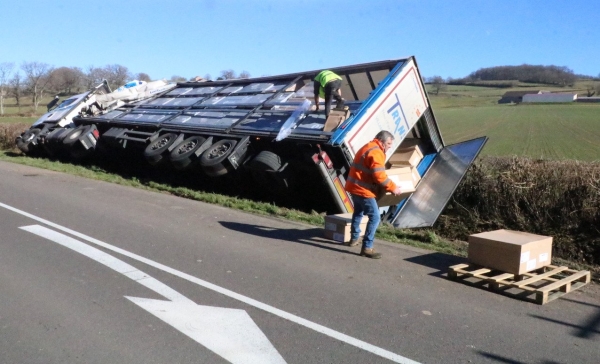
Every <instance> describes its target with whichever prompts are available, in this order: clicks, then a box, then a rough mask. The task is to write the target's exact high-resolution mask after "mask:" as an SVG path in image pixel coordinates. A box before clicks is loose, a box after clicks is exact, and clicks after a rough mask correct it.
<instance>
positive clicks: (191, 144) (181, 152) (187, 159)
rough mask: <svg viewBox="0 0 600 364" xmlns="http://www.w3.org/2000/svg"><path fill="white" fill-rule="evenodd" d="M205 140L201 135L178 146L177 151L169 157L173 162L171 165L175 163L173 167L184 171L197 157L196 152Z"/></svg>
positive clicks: (194, 136) (192, 137) (190, 138)
mask: <svg viewBox="0 0 600 364" xmlns="http://www.w3.org/2000/svg"><path fill="white" fill-rule="evenodd" d="M205 140H206V139H205V138H203V137H201V136H199V135H193V136H191V137H189V138H187V139H185V140H184V141H182V142H181V143H179V144H177V146H176V147H175V149H173V151H172V152H171V154H170V155H169V159H170V160H171V163H173V166H174V167H175V168H176V169H184V168H186V167H188V166H189V165H190V164H191V163H192V161H193V158H194V157H195V154H194V152H196V150H198V148H200V146H201V145H202V143H204V141H205Z"/></svg>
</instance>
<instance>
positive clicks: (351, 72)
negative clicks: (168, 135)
mask: <svg viewBox="0 0 600 364" xmlns="http://www.w3.org/2000/svg"><path fill="white" fill-rule="evenodd" d="M409 59H412V57H409V58H405V59H396V60H387V61H379V62H371V63H363V64H356V65H350V66H343V67H335V68H330V69H331V70H332V71H334V72H335V73H337V74H339V75H340V76H341V77H342V79H343V82H342V88H341V91H342V95H343V97H344V99H345V100H347V105H348V106H349V108H350V110H351V111H354V110H356V109H358V108H359V107H360V105H361V104H362V102H363V101H365V100H366V99H368V98H369V97H370V96H371V94H372V91H373V90H375V89H376V88H377V86H378V85H379V83H380V82H381V81H382V80H384V79H385V78H386V77H387V76H388V74H389V72H390V71H391V70H392V69H393V68H394V67H396V66H397V65H398V64H399V63H403V62H406V61H408V60H409ZM320 71H321V70H313V71H305V72H298V73H291V74H285V75H278V76H265V77H258V78H247V79H234V80H218V81H204V82H183V83H178V84H177V87H176V88H174V89H172V90H170V91H168V92H165V93H163V94H160V95H157V96H156V97H154V98H151V99H147V100H144V101H141V102H134V103H130V104H127V105H125V106H124V107H121V108H119V109H117V110H113V111H111V112H109V113H107V114H104V115H101V116H97V117H92V118H81V117H79V118H77V121H79V122H81V121H84V122H98V123H108V124H110V125H114V126H126V125H136V126H145V127H147V128H156V129H158V128H163V127H168V128H169V129H180V130H193V131H198V132H203V131H205V132H210V131H218V132H221V133H231V134H245V135H248V134H249V135H259V136H276V135H277V134H278V133H279V130H280V129H281V127H282V125H283V124H284V123H285V122H286V120H288V118H289V117H290V116H291V115H292V113H293V112H294V111H295V110H296V109H298V108H299V107H300V106H301V105H303V104H304V105H305V100H309V101H311V102H312V100H314V94H313V84H312V79H313V78H314V76H316V74H317V73H319V72H320ZM86 119H87V120H86ZM324 125H325V115H324V114H323V113H308V114H307V115H305V117H304V118H303V119H302V120H301V121H300V122H299V124H298V125H297V126H296V128H295V129H294V130H293V132H292V134H291V135H290V138H304V139H305V138H309V139H312V138H319V139H323V138H329V137H330V136H331V134H332V133H331V132H323V127H324Z"/></svg>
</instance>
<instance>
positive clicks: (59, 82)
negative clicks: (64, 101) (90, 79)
mask: <svg viewBox="0 0 600 364" xmlns="http://www.w3.org/2000/svg"><path fill="white" fill-rule="evenodd" d="M84 79H85V75H84V73H83V71H82V70H81V68H77V67H60V68H57V69H55V70H53V71H52V74H51V77H50V82H51V83H50V88H51V89H52V91H54V92H55V93H57V94H59V93H63V94H66V95H71V94H73V93H76V92H78V91H79V90H80V89H81V88H85V85H84V82H85V81H84Z"/></svg>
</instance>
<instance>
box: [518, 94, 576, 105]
mask: <svg viewBox="0 0 600 364" xmlns="http://www.w3.org/2000/svg"><path fill="white" fill-rule="evenodd" d="M575 100H577V94H576V93H574V92H552V93H541V94H527V95H523V103H532V102H573V101H575Z"/></svg>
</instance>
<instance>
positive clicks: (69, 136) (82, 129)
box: [62, 125, 92, 147]
mask: <svg viewBox="0 0 600 364" xmlns="http://www.w3.org/2000/svg"><path fill="white" fill-rule="evenodd" d="M91 128H92V127H91V126H86V125H80V126H78V127H76V128H75V129H73V130H71V131H69V132H67V133H65V134H64V136H63V137H62V139H63V145H64V146H66V147H70V146H72V145H73V144H75V142H77V140H79V137H80V136H82V135H85V134H87V133H88V132H89V131H90V130H91Z"/></svg>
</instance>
